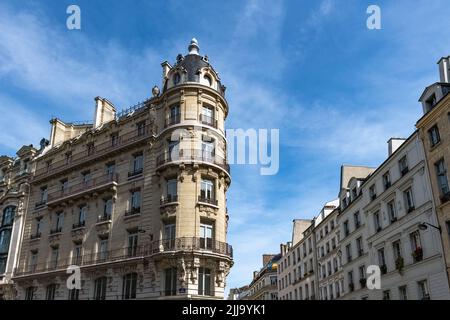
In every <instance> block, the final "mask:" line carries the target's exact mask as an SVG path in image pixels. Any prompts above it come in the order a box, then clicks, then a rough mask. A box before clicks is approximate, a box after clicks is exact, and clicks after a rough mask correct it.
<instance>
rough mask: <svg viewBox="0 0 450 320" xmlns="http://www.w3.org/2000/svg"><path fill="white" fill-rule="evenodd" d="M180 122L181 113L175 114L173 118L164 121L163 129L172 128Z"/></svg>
mask: <svg viewBox="0 0 450 320" xmlns="http://www.w3.org/2000/svg"><path fill="white" fill-rule="evenodd" d="M180 121H181V113H177V114H176V115H174V116H171V117H169V118H167V119H166V121H165V123H164V128H167V127H170V126H173V125H174V124H178V123H180Z"/></svg>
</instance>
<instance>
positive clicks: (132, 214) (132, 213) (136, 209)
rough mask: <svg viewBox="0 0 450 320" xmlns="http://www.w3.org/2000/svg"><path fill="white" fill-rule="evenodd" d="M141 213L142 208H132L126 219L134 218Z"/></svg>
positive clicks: (127, 212) (126, 213)
mask: <svg viewBox="0 0 450 320" xmlns="http://www.w3.org/2000/svg"><path fill="white" fill-rule="evenodd" d="M140 213H141V207H135V208H131V209H130V210H128V211H125V217H130V216H134V215H137V214H140Z"/></svg>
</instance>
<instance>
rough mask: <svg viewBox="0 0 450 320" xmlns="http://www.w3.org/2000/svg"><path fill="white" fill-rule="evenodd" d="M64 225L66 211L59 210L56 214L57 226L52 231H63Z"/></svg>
mask: <svg viewBox="0 0 450 320" xmlns="http://www.w3.org/2000/svg"><path fill="white" fill-rule="evenodd" d="M63 225H64V212H58V213H57V214H56V228H55V230H51V231H52V232H51V233H58V232H61V231H62V228H63Z"/></svg>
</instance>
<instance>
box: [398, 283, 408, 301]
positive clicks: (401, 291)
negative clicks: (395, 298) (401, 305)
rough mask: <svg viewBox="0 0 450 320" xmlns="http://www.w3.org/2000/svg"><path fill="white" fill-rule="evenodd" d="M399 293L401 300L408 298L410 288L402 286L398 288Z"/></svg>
mask: <svg viewBox="0 0 450 320" xmlns="http://www.w3.org/2000/svg"><path fill="white" fill-rule="evenodd" d="M398 295H399V297H400V300H408V289H407V287H406V286H401V287H399V288H398Z"/></svg>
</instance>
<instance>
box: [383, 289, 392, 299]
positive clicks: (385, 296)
mask: <svg viewBox="0 0 450 320" xmlns="http://www.w3.org/2000/svg"><path fill="white" fill-rule="evenodd" d="M383 300H391V290H384V291H383Z"/></svg>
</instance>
